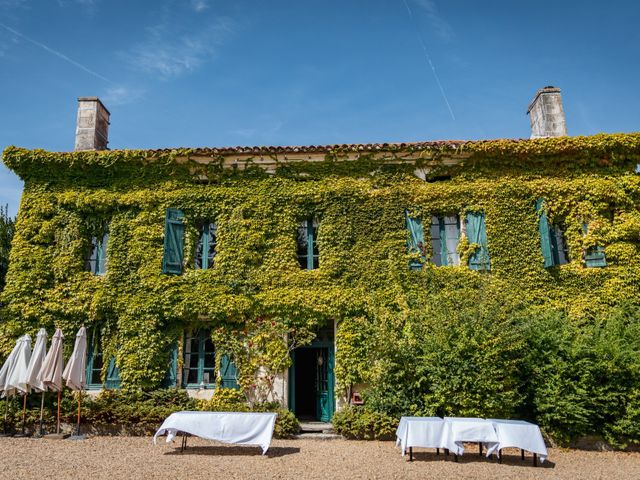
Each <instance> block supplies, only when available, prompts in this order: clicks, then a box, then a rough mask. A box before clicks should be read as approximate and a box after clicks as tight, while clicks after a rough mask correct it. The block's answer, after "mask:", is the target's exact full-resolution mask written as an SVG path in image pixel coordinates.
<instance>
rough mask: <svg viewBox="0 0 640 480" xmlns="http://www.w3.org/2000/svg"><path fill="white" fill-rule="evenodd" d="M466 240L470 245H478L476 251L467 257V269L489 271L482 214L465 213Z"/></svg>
mask: <svg viewBox="0 0 640 480" xmlns="http://www.w3.org/2000/svg"><path fill="white" fill-rule="evenodd" d="M467 238H468V239H469V242H470V243H475V244H477V245H478V248H477V249H476V251H475V252H473V254H471V256H470V257H469V268H470V269H471V270H490V268H491V259H490V257H489V248H488V245H487V229H486V226H485V221H484V213H476V212H468V213H467Z"/></svg>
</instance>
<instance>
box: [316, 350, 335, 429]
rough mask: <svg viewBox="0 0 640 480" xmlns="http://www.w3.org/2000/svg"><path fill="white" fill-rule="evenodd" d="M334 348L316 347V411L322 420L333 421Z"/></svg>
mask: <svg viewBox="0 0 640 480" xmlns="http://www.w3.org/2000/svg"><path fill="white" fill-rule="evenodd" d="M333 402H334V398H333V350H332V349H330V348H326V347H325V348H317V349H316V412H317V417H318V420H320V421H321V422H329V421H331V417H333V411H334V405H333Z"/></svg>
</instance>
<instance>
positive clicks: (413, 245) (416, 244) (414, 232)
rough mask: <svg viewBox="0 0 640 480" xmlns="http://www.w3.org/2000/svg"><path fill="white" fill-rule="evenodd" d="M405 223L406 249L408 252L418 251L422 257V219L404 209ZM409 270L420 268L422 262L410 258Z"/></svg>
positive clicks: (423, 255)
mask: <svg viewBox="0 0 640 480" xmlns="http://www.w3.org/2000/svg"><path fill="white" fill-rule="evenodd" d="M404 216H405V220H406V225H407V251H408V253H410V254H411V253H419V254H420V256H421V257H422V259H424V258H425V249H424V230H423V228H422V220H421V219H420V218H413V217H410V216H409V211H408V210H405V211H404ZM409 268H411V270H420V269H421V268H422V262H420V261H419V260H411V262H410V263H409Z"/></svg>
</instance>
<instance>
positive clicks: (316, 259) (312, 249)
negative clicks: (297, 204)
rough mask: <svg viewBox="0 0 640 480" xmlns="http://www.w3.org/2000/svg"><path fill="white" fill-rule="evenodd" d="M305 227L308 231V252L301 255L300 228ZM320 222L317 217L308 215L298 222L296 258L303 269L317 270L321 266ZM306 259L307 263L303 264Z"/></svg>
mask: <svg viewBox="0 0 640 480" xmlns="http://www.w3.org/2000/svg"><path fill="white" fill-rule="evenodd" d="M301 228H304V229H305V232H306V252H305V253H304V254H303V255H301V254H300V253H299V252H300V249H299V248H300V246H301V244H300V242H299V241H298V240H299V239H300V229H301ZM319 229H320V222H319V221H318V220H317V219H316V218H315V217H308V218H305V219H304V220H302V221H300V222H298V228H297V230H296V258H297V259H298V265H300V269H301V270H317V269H318V268H320V248H319V246H318V231H319ZM303 259H305V260H304V261H305V263H306V265H303V264H302V260H303Z"/></svg>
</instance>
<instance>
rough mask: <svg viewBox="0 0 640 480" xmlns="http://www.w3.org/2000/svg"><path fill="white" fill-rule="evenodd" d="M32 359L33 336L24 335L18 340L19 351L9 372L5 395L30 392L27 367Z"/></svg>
mask: <svg viewBox="0 0 640 480" xmlns="http://www.w3.org/2000/svg"><path fill="white" fill-rule="evenodd" d="M30 359H31V337H30V336H29V335H23V336H22V337H20V339H19V340H18V351H17V352H16V356H15V358H14V361H13V364H12V365H11V369H10V370H9V372H8V373H7V379H6V381H5V384H4V395H7V396H9V395H15V394H16V393H29V386H28V385H27V369H28V368H29V360H30Z"/></svg>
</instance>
